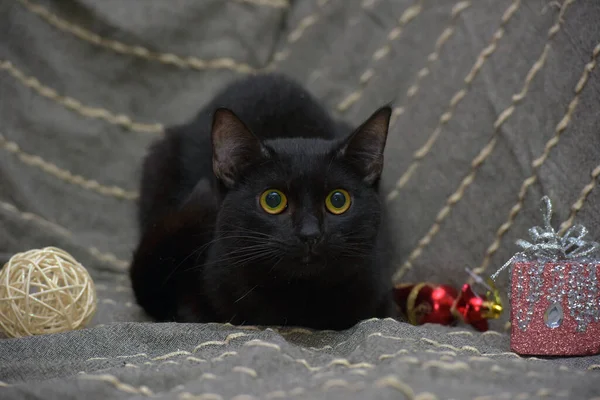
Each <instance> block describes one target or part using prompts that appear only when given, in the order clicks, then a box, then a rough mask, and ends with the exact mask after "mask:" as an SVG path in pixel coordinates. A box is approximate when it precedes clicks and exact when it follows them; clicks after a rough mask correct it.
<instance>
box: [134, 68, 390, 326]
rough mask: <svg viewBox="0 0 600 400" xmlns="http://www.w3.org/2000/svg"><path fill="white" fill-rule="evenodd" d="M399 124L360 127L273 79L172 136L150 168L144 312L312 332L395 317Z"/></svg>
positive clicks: (383, 118) (140, 291) (139, 292)
mask: <svg viewBox="0 0 600 400" xmlns="http://www.w3.org/2000/svg"><path fill="white" fill-rule="evenodd" d="M390 114H391V109H390V108H389V107H383V108H380V109H379V110H377V111H376V112H375V113H374V114H373V115H372V116H371V117H370V118H369V119H368V120H367V121H366V122H364V123H363V124H362V125H361V126H360V127H358V128H357V129H355V130H352V129H351V128H350V127H349V126H347V125H345V124H343V123H338V122H335V121H334V120H333V119H332V118H331V117H329V116H328V115H327V113H326V112H325V111H324V109H323V108H322V107H321V106H320V105H319V104H318V103H317V101H316V100H315V99H314V98H313V97H311V95H309V93H308V92H307V91H306V90H304V89H303V88H302V87H300V86H299V85H298V84H297V83H295V82H294V81H292V80H290V79H289V78H286V77H284V76H281V75H276V74H267V75H257V76H252V77H248V78H244V79H242V80H239V81H236V82H234V83H233V84H231V85H229V86H228V87H227V88H225V90H224V91H223V92H221V93H220V94H218V95H217V96H216V98H215V99H214V100H213V101H212V102H211V103H210V104H209V105H207V106H206V107H205V108H204V109H203V110H202V111H201V112H200V113H199V115H198V116H197V118H196V119H195V120H194V121H193V122H191V123H190V124H188V125H184V126H178V127H173V128H171V129H168V131H167V132H166V136H165V137H164V138H162V139H160V140H159V141H157V142H156V143H155V144H154V145H153V146H152V147H151V149H150V151H149V154H148V156H147V158H146V159H145V161H144V166H143V178H142V184H141V198H140V204H139V220H140V225H141V235H142V237H141V241H140V243H139V245H138V248H137V249H136V251H135V254H134V257H133V262H132V265H131V270H130V275H131V281H132V286H133V290H134V292H135V296H136V298H137V301H138V303H139V304H140V305H141V306H142V307H143V308H144V309H145V310H146V312H147V313H148V314H150V315H151V316H152V317H153V318H155V319H157V320H160V321H169V320H170V321H182V322H231V323H233V324H240V325H241V324H255V325H293V326H305V327H309V328H315V329H345V328H348V327H351V326H352V325H354V324H356V323H357V322H359V321H360V320H363V319H366V318H371V317H380V318H382V317H388V316H393V314H394V310H395V307H394V306H393V301H392V297H391V289H392V280H391V268H390V260H389V257H386V252H387V251H389V247H388V246H389V244H388V243H387V242H386V240H387V237H388V236H387V235H386V232H385V229H384V224H383V222H384V217H383V204H382V201H381V199H380V195H379V193H378V186H379V179H380V175H381V171H382V168H383V151H384V147H385V142H386V137H387V131H388V125H389V119H390Z"/></svg>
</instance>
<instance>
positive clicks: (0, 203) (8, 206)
mask: <svg viewBox="0 0 600 400" xmlns="http://www.w3.org/2000/svg"><path fill="white" fill-rule="evenodd" d="M0 207H1V208H2V209H4V210H6V211H8V212H10V213H11V214H16V215H18V216H19V217H20V218H21V219H23V220H25V221H31V222H34V223H36V224H38V225H41V226H44V227H46V228H48V229H50V230H53V231H54V232H56V233H58V234H59V235H61V236H64V237H68V238H71V237H72V234H71V232H69V231H68V230H67V229H65V228H63V227H62V226H60V225H57V224H55V223H54V222H50V221H47V220H45V219H43V218H42V217H40V216H38V215H36V214H32V213H30V212H22V211H19V210H18V209H17V207H15V206H13V205H12V204H8V203H5V202H3V201H0Z"/></svg>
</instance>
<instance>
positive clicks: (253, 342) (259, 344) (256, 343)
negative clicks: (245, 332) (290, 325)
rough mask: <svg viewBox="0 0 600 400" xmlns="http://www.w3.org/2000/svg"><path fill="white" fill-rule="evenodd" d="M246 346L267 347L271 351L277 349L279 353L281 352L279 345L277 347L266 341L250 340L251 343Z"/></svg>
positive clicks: (245, 344)
mask: <svg viewBox="0 0 600 400" xmlns="http://www.w3.org/2000/svg"><path fill="white" fill-rule="evenodd" d="M244 346H247V347H266V348H269V349H275V350H277V351H281V347H279V345H277V344H275V343H269V342H265V341H263V340H259V339H254V340H250V341H249V342H246V343H244Z"/></svg>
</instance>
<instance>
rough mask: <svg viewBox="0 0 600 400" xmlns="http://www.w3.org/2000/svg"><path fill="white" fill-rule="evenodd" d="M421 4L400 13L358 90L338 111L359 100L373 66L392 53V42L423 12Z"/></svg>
mask: <svg viewBox="0 0 600 400" xmlns="http://www.w3.org/2000/svg"><path fill="white" fill-rule="evenodd" d="M422 3H423V0H416V1H415V4H413V5H412V6H410V7H408V8H407V9H406V10H405V11H404V13H402V16H400V18H399V19H398V25H397V26H396V27H394V29H392V30H391V31H390V32H389V33H388V35H387V38H386V42H385V44H384V45H383V46H381V47H380V48H379V49H377V50H376V51H375V53H373V55H372V56H371V66H369V67H368V68H367V69H366V70H365V71H364V72H363V73H362V75H361V76H360V79H359V82H358V89H355V90H354V91H353V92H352V93H350V94H349V95H347V96H346V97H345V98H344V99H343V100H342V101H341V102H340V103H339V104H338V105H337V110H338V111H340V112H344V111H347V110H348V109H349V108H350V106H352V105H353V104H354V103H356V102H357V101H358V100H359V99H360V98H361V96H362V94H363V91H364V88H365V86H366V85H367V83H368V82H369V81H370V80H371V78H372V77H373V76H374V75H375V70H374V67H373V64H376V63H377V62H379V60H381V59H383V58H385V57H386V56H387V55H388V54H389V53H390V52H391V51H392V46H391V43H392V41H394V40H396V39H398V38H399V37H400V36H401V35H402V32H403V29H404V27H405V26H406V25H407V24H408V23H410V22H411V21H413V20H414V19H415V18H416V17H417V16H419V14H420V13H421V11H422V10H423V4H422Z"/></svg>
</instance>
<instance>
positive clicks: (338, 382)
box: [321, 378, 366, 392]
mask: <svg viewBox="0 0 600 400" xmlns="http://www.w3.org/2000/svg"><path fill="white" fill-rule="evenodd" d="M365 386H366V384H365V382H356V383H349V382H348V381H346V380H345V379H340V378H336V379H329V380H327V381H326V382H325V383H323V385H322V386H321V390H323V391H328V390H331V389H335V388H344V389H346V390H350V391H353V392H358V391H359V390H363V389H364V388H365Z"/></svg>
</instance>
